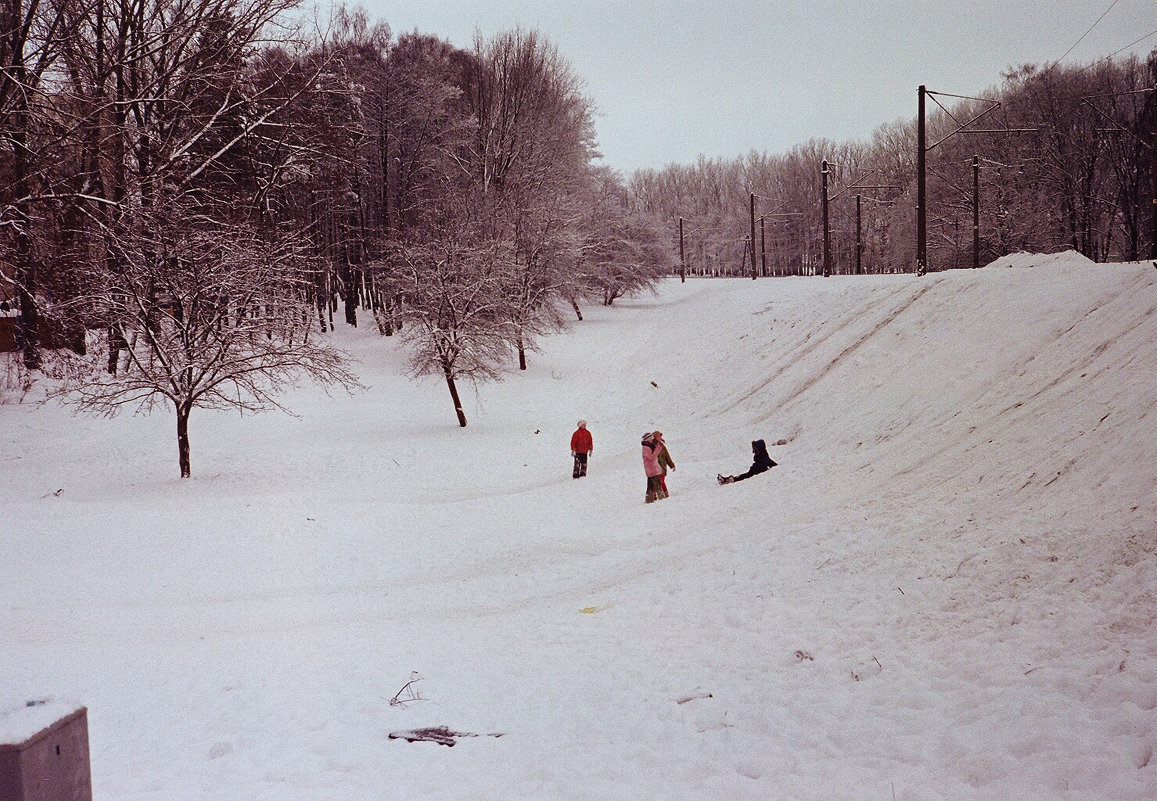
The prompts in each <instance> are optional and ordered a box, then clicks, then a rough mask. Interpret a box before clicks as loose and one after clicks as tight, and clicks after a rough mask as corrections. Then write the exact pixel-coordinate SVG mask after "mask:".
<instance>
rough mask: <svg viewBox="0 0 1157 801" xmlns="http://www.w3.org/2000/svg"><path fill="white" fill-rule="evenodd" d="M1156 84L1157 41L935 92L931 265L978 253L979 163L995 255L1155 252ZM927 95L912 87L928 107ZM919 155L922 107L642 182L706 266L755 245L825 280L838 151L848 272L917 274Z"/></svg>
mask: <svg viewBox="0 0 1157 801" xmlns="http://www.w3.org/2000/svg"><path fill="white" fill-rule="evenodd" d="M1155 86H1157V51H1154V53H1153V54H1152V55H1150V57H1149V58H1148V60H1147V61H1142V60H1139V59H1137V58H1136V57H1133V56H1130V57H1128V58H1125V59H1121V60H1111V59H1106V60H1102V61H1098V62H1096V63H1095V64H1092V65H1089V66H1083V67H1066V66H1060V65H1052V66H1048V67H1034V66H1024V67H1020V68H1018V69H1014V70H1012V71H1010V72H1009V73H1008V74H1006V75H1005V76H1004V83H1003V85H1002V86H1001V87H1000V88H999V89H994V90H991V91H989V92H987V93H986V94H984V95H983V96H982V97H979V98H963V97H953V96H947V95H944V96H937V97H936V98H935V102H933V101H932V100H930V101H929V102H928V111H927V114H926V125H927V148H926V158H927V170H926V186H927V193H928V198H927V226H928V234H927V248H928V261H929V265H930V267H931V269H950V268H955V267H965V266H971V265H972V263H973V257H972V251H973V235H972V225H973V210H972V203H973V195H974V191H973V169H972V165H973V160H974V158H975V159H976V161H977V164H978V165H979V170H978V173H979V193H978V194H979V208H980V219H979V233H980V248H979V250H980V263H981V264H986V263H988V262H989V261H991V260H992V259H995V258H997V257H999V256H1001V255H1004V254H1006V253H1009V252H1013V251H1018V250H1025V251H1040V252H1056V251H1059V250H1064V249H1072V250H1076V251H1079V252H1080V253H1082V254H1084V255H1086V256H1088V257H1089V258H1090V259H1093V260H1095V261H1106V260H1128V261H1132V260H1137V259H1141V258H1147V257H1150V256H1151V254H1152V246H1153V242H1154V238H1155V237H1157V232H1155V231H1154V222H1153V198H1154V192H1153V181H1154V167H1153V165H1154V157H1153V147H1154V144H1155V140H1157V133H1155V132H1157V92H1154V91H1153V90H1154V87H1155ZM929 88H930V89H943V90H952V89H954V88H955V87H929ZM942 98H943V99H942ZM916 99H917V92H916V87H915V86H913V93H912V100H913V109H915V108H916ZM970 123H971V124H970ZM916 156H917V121H916V119H915V118H913V119H912V120H910V121H898V122H894V123H890V124H886V125H883V126H881V127H880V128H878V129H877V130H876V132H875V134H874V135H873V137H872V139H871V141H869V142H866V143H837V142H833V141H829V140H826V139H813V140H811V141H808V142H807V143H805V144H802V145H800V146H798V147H795V148H793V149H792V150H791V151H790V152H789V153H787V154H786V155H781V156H772V155H767V154H762V153H756V152H752V153H751V154H749V155H747V156H746V157H742V158H737V159H734V160H725V159H704V158H700V160H699V161H698V162H697V163H695V164H688V165H671V166H668V167H666V168H664V169H658V170H642V171H639V172H637V173H635V174H634V175H633V177H632V178H631V180H630V190H631V196H632V199H633V202H634V203H635V204H636V206H637V208H639V209H641V210H643V211H645V212H646V213H648V214H650V215H652V216H654V217H655V219H657V220H658V221H659V222H660V223H661V225H662V226H663V228H664V229H665V231H666V232H667V235H668V238H669V241H671V242H672V249H673V250H674V252H676V253H678V252H679V251H678V243H677V239H678V230H679V220H680V218H682V219H683V229H684V234H683V242H682V245H683V252H684V254H685V256H684V258H685V261H686V265H687V269H688V270H690V271H691V272H693V273H700V274H709V275H736V274H741V275H746V274H748V272H749V270H750V267H749V265H750V253H751V251H749V250H748V248H752V247H754V250H755V254H756V263H757V271H759V272H763V271H764V270H766V272H767V273H768V274H774V275H783V274H790V275H800V274H803V275H813V274H817V273H818V272H820V270H821V268H822V259H823V224H822V209H821V202H822V191H821V182H822V176H821V164H822V162H823V161H824V160H827V161H828V162H829V164H830V173H829V176H828V177H829V198H830V201H829V232H830V233H829V235H830V250H831V253H832V260H833V271H834V272H837V273H852V272H855V271H856V269H857V265H858V266H859V268H860V269H862V270H863V271H866V272H907V271H914V270H915V269H916V259H915V255H916V246H915V241H916V206H917V203H916V175H917V173H916V166H917V158H916ZM752 194H754V195H756V212H755V217H756V231H755V241H754V242H752V241H751V225H750V216H751V211H750V196H751V195H752ZM857 198H858V199H857ZM857 207H858V224H857ZM857 231H858V232H859V236H858V237H857ZM857 243H859V259H857ZM765 265H766V266H765Z"/></svg>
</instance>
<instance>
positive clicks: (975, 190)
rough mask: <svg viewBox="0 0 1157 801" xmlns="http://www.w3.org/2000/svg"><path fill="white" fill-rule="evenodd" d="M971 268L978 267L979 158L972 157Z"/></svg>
mask: <svg viewBox="0 0 1157 801" xmlns="http://www.w3.org/2000/svg"><path fill="white" fill-rule="evenodd" d="M972 267H973V269H976V268H979V267H980V156H973V157H972Z"/></svg>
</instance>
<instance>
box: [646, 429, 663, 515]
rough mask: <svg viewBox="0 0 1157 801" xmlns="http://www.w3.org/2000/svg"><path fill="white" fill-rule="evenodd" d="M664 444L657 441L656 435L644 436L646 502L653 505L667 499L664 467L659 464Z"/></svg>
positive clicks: (648, 434)
mask: <svg viewBox="0 0 1157 801" xmlns="http://www.w3.org/2000/svg"><path fill="white" fill-rule="evenodd" d="M662 450H663V444H662V443H661V442H658V441H656V440H655V435H654V434H652V433H651V432H650V431H648V432H647V433H646V434H644V435H643V471H644V472H645V473H646V474H647V495H646V502H647V503H653V502H654V501H661V500H663V499H664V498H666V497H667V493H666V492H664V491H663V466H662V465H661V464H659V453H660V452H661V451H662Z"/></svg>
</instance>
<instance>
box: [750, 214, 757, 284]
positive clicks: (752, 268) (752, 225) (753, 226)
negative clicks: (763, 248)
mask: <svg viewBox="0 0 1157 801" xmlns="http://www.w3.org/2000/svg"><path fill="white" fill-rule="evenodd" d="M755 279H756V274H755V193H754V192H752V193H751V280H752V281H754V280H755Z"/></svg>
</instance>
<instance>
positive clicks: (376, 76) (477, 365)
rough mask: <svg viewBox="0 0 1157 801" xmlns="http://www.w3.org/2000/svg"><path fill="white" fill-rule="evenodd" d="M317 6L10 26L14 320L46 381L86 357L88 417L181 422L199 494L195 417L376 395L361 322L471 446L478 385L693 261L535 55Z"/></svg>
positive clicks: (589, 111) (88, 6) (7, 257)
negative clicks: (336, 336)
mask: <svg viewBox="0 0 1157 801" xmlns="http://www.w3.org/2000/svg"><path fill="white" fill-rule="evenodd" d="M296 4H297V0H5V2H4V3H3V5H2V6H0V282H2V283H0V296H2V297H3V298H4V300H5V303H6V304H7V305H9V306H10V307H11V308H14V309H18V310H19V315H18V317H17V320H18V326H17V329H18V330H17V339H18V340H19V347H20V348H21V351H22V361H23V364H24V365H25V366H26V368H27V369H29V370H35V369H37V368H40V367H41V366H42V356H43V354H42V349H43V347H44V346H45V345H46V344H49V340H50V339H56V340H63V341H69V342H71V343H72V345H73V348H74V350H76V351H78V353H81V354H83V356H82V357H78V358H76V359H74V360H73V361H72V362H71V363H70V365H69V378H70V387H71V388H72V389H73V390H75V392H74V394H73V395H72V396H71V397H73V398H74V399H79V400H80V402H81V403H82V404H83V405H85V406H86V407H88V408H90V409H92V410H94V411H97V412H107V413H113V412H115V411H116V410H117V409H118V408H119V407H120V406H122V405H123V404H125V403H139V404H144V405H146V406H147V405H149V404H151V403H155V402H165V401H168V402H171V403H172V404H173V405H174V407H175V409H176V410H177V415H178V440H179V443H180V457H181V471H182V475H188V473H189V469H190V468H189V463H188V445H187V437H188V432H187V420H188V414H189V412H190V411H191V409H192V408H195V407H198V406H214V405H226V406H237V407H240V408H264V407H267V406H269V405H276V403H275V401H274V400H273V397H274V394H275V391H276V390H277V389H278V388H279V387H281V386H283V385H284V384H285V383H286V382H290V381H294V380H296V379H297V378H300V377H303V376H304V377H309V378H313V379H316V380H319V381H322V382H326V383H329V382H338V383H341V384H347V385H348V384H350V383H351V382H352V381H353V379H352V376H351V375H350V374H349V373H348V372H346V371H345V369H344V367H343V366H342V360H341V358H340V354H338V353H337V352H336V351H335V350H334V349H333V348H332V347H331V345H330V344H328V342H327V341H326V340H325V339H324V338H322V337H320V336H319V334H321V333H322V332H324V331H328V330H332V328H333V325H334V316H335V315H337V316H338V317H339V319H342V320H344V322H345V323H348V324H350V325H358V323H359V322H360V319H359V317H360V315H362V314H366V315H370V319H372V320H373V321H374V323H375V325H376V326H377V327H378V328H379V329H380V331H381V333H382V334H384V335H392V334H394V333H397V332H401V334H402V335H403V336H404V337H405V338H406V340H407V344H408V345H409V346H410V353H411V354H412V355H413V359H412V363H413V368H414V370H415V372H417V373H424V372H434V373H436V374H438V375H440V376H442V377H444V378H445V380H446V383H447V385H448V386H449V389H450V392H451V395H452V397H453V399H454V403H455V409H456V413H457V416H458V419H459V422H460V424H461V425H465V424H466V419H465V416H464V414H463V412H462V408H461V403H460V402H459V399H458V392H457V382H458V381H459V380H461V379H462V378H468V379H472V380H477V379H480V378H486V377H488V376H492V375H494V374H495V373H496V372H497V371H498V370H499V369H500V367H501V366H502V365H504V364H506V363H513V362H510V361H509V360H512V359H515V358H517V360H518V363H519V364H520V366H522V367H524V368H525V366H526V354H527V352H528V351H531V350H533V348H534V347H535V343H536V341H537V340H538V338H539V337H540V336H541V335H543V334H545V333H547V332H549V331H552V330H554V329H556V328H557V327H558V326H560V325H561V324H562V322H563V313H564V311H567V312H568V313H575V314H578V315H580V316H581V307H582V304H584V303H587V302H591V301H595V302H601V303H605V304H610V303H612V302H613V301H614V300H615V299H616V298H617V297H620V296H622V295H623V294H624V293H630V292H635V291H638V290H640V289H645V288H649V287H651V286H652V285H653V284H654V282H655V281H656V280H657V278H658V277H660V276H661V275H662V274H664V273H665V272H666V271H668V270H669V268H670V265H671V260H672V255H671V253H670V251H669V249H668V248H666V247H665V246H664V240H663V237H662V232H661V231H660V230H658V228H657V227H656V223H655V221H654V219H653V218H652V217H650V216H649V215H645V214H643V213H642V212H640V211H638V210H637V209H635V208H633V207H632V204H631V203H630V202H629V194H628V192H627V190H626V186H625V184H624V181H623V179H622V178H621V177H620V176H619V175H618V174H617V173H614V172H613V171H611V170H609V169H606V168H603V167H599V166H597V165H596V163H595V159H596V157H597V152H596V150H595V148H596V143H595V140H594V128H593V124H592V115H593V111H594V109H593V106H592V101H591V100H590V99H589V98H588V97H587V96H586V95H585V94H584V92H583V86H582V83H581V81H580V80H579V77H578V76H576V75H575V74H574V73H573V71H572V70H571V68H570V66H569V64H568V63H567V61H566V60H565V59H564V58H563V57H562V56H561V55H560V54H559V53H558V51H557V49H556V48H555V47H554V46H553V45H552V44H551V43H550V42H548V41H547V40H546V39H545V38H543V37H542V36H541V35H539V34H538V33H537V32H533V31H525V30H519V29H516V30H513V31H510V32H506V33H501V34H499V35H497V36H495V37H494V38H492V39H489V40H484V39H482V38H478V39H477V41H475V42H474V43H473V46H472V47H471V48H469V49H460V48H457V47H454V46H452V45H450V44H449V43H447V42H444V41H441V40H439V39H437V38H435V37H432V36H426V35H422V34H420V33H417V32H414V33H408V34H404V35H401V36H394V35H393V34H392V33H391V31H390V29H389V28H388V26H386V25H385V24H383V23H378V24H374V23H372V22H371V21H370V20H369V19H368V18H367V16H366V14H365V13H364V12H362V11H360V10H350V9H347V8H341V9H339V10H338V11H337V12H336V15H335V18H334V19H333V21H332V23H331V24H330V25H329V28H328V30H326V32H325V33H324V34H318V33H313V34H308V33H307V31H309V30H310V28H309V25H308V24H295V21H294V17H292V16H291V12H293V11H294V9H295V6H296ZM299 23H300V21H299ZM313 30H316V26H315V27H314V29H313Z"/></svg>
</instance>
